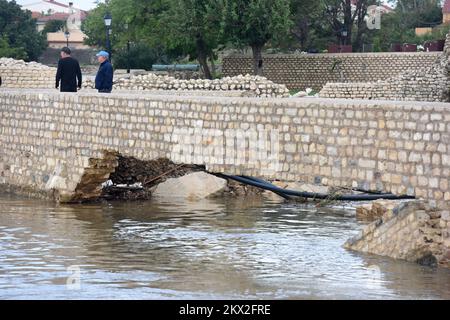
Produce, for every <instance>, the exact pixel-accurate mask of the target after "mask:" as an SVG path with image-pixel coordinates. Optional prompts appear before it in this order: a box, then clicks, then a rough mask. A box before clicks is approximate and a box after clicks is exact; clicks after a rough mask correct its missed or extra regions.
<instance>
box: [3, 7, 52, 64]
mask: <svg viewBox="0 0 450 320" xmlns="http://www.w3.org/2000/svg"><path fill="white" fill-rule="evenodd" d="M0 37H1V38H2V39H3V40H6V42H7V43H8V47H9V48H12V49H18V50H19V51H17V52H22V51H21V50H22V49H23V50H24V51H25V56H24V59H26V60H37V58H38V57H39V56H40V54H41V53H42V52H43V51H44V50H45V48H46V47H47V42H46V39H45V37H44V36H43V35H42V34H41V33H40V32H38V31H37V28H36V20H34V19H32V17H31V12H30V11H28V10H27V11H23V10H22V9H21V7H20V6H19V5H18V4H17V3H16V2H15V1H6V0H0ZM20 56H22V53H21V54H20Z"/></svg>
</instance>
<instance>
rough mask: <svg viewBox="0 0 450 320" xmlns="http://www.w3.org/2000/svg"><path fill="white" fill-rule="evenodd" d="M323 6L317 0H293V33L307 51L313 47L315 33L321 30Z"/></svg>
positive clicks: (302, 48)
mask: <svg viewBox="0 0 450 320" xmlns="http://www.w3.org/2000/svg"><path fill="white" fill-rule="evenodd" d="M322 10H323V6H322V3H321V2H320V1H317V0H292V1H291V12H292V20H293V24H292V28H291V33H292V35H293V36H294V38H295V39H296V40H297V41H298V42H299V43H300V48H301V50H302V51H306V50H307V49H308V48H310V47H311V43H312V41H313V37H314V34H315V33H316V31H318V30H321V29H322V26H321V20H320V16H321V14H322Z"/></svg>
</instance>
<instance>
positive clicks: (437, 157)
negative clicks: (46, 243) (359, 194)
mask: <svg viewBox="0 0 450 320" xmlns="http://www.w3.org/2000/svg"><path fill="white" fill-rule="evenodd" d="M449 110H450V107H449V105H448V104H444V103H413V102H389V101H384V102H383V101H372V102H368V101H362V100H329V99H317V98H304V99H264V98H258V99H256V98H230V97H192V96H191V97H183V96H164V95H141V94H138V93H136V94H111V95H100V94H91V93H79V94H60V93H56V92H54V91H53V92H51V91H44V90H35V91H30V90H4V89H0V184H3V185H9V186H16V187H26V188H28V189H30V190H37V191H39V192H53V191H52V190H56V191H57V192H56V193H57V194H59V196H60V197H61V199H63V200H70V199H73V197H74V194H75V190H82V189H83V186H85V185H86V184H92V185H93V187H92V188H94V189H95V185H97V186H98V185H99V184H100V183H102V182H104V181H106V180H107V178H108V175H109V172H112V171H114V165H113V164H114V161H112V162H111V161H110V160H108V161H107V162H102V161H100V162H99V161H97V160H98V159H105V153H104V151H105V150H108V151H109V152H110V153H111V152H112V153H114V152H118V153H120V154H122V155H124V156H133V157H136V158H138V159H141V160H153V159H156V158H160V157H163V158H168V159H171V160H172V161H174V162H176V163H194V164H199V165H206V167H207V169H208V170H210V171H213V172H225V173H228V174H245V175H249V176H255V177H262V178H267V179H269V180H275V179H279V180H282V181H303V182H305V183H314V184H323V185H328V186H345V187H349V186H350V187H351V186H353V187H360V188H363V189H366V190H368V189H372V190H383V191H386V192H393V193H394V194H405V193H407V194H409V195H416V196H417V197H421V198H424V199H430V200H431V201H432V202H433V203H435V204H437V205H448V203H449V201H450V186H449V177H450V133H449V132H450V112H449ZM200 128H203V129H204V130H203V131H202V135H200V136H198V135H195V132H196V130H197V129H200ZM217 132H218V133H219V134H218V135H217ZM254 132H256V133H259V134H260V136H259V138H257V139H256V141H261V139H262V138H267V136H268V135H270V134H271V136H269V138H270V137H272V138H270V139H269V138H267V140H264V141H265V142H266V143H267V144H269V149H270V150H269V151H270V152H268V151H267V150H266V149H264V148H267V145H266V144H264V143H263V144H262V145H261V144H257V145H256V146H255V145H253V144H251V143H249V142H248V141H250V140H249V139H247V138H246V135H247V134H248V133H249V134H252V133H254ZM234 133H236V135H235V136H234V137H233V134H234ZM230 134H231V137H232V139H234V140H231V141H229V140H228V136H229V135H230ZM192 135H194V137H195V139H187V138H189V137H192ZM224 136H225V138H224V139H225V140H223V139H222V138H223V137H224ZM186 139H187V140H186ZM233 143H241V144H242V143H243V147H242V148H237V149H236V150H235V151H233V150H234V149H233V150H232V151H231V153H226V154H223V155H222V154H221V153H217V154H216V153H214V154H203V153H200V154H197V153H196V150H198V148H199V147H205V148H206V147H210V146H216V147H221V146H224V145H225V144H226V145H227V146H228V145H231V146H232V145H233ZM181 151H183V152H181ZM233 152H236V153H237V154H238V155H243V157H244V158H245V159H247V158H248V159H250V158H249V157H250V156H252V154H253V153H255V152H260V153H261V154H262V155H263V156H262V157H261V158H258V161H255V162H251V161H248V162H246V161H244V162H242V161H238V160H236V159H237V158H236V154H233ZM264 152H266V154H264ZM110 153H108V154H110ZM268 155H270V156H268ZM102 163H103V164H102ZM275 163H278V166H274V164H275ZM94 164H95V165H96V166H97V167H94ZM96 168H101V170H99V171H98V170H96ZM86 172H88V173H89V175H87V176H86ZM83 177H85V178H83Z"/></svg>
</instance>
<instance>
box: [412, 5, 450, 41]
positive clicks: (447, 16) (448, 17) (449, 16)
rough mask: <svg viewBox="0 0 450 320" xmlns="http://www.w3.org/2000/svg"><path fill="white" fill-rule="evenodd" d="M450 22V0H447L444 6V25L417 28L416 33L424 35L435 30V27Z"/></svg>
mask: <svg viewBox="0 0 450 320" xmlns="http://www.w3.org/2000/svg"><path fill="white" fill-rule="evenodd" d="M447 24H450V0H445V2H444V5H443V7H442V25H439V26H436V27H434V28H431V27H427V28H416V35H418V36H424V35H427V34H430V33H432V32H433V30H434V29H435V28H440V27H442V26H444V25H447Z"/></svg>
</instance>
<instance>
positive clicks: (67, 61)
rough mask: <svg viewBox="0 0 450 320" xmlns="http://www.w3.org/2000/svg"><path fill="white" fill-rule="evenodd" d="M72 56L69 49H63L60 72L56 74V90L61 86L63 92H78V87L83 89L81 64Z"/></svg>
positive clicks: (59, 63)
mask: <svg viewBox="0 0 450 320" xmlns="http://www.w3.org/2000/svg"><path fill="white" fill-rule="evenodd" d="M70 54H71V51H70V49H69V48H67V47H65V48H62V49H61V60H59V62H58V71H57V72H56V89H58V88H59V87H60V84H61V92H77V87H78V89H81V82H82V76H81V69H80V64H79V63H78V61H77V60H75V59H74V58H72V57H71V56H70ZM77 79H78V83H77Z"/></svg>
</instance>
